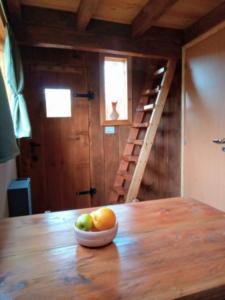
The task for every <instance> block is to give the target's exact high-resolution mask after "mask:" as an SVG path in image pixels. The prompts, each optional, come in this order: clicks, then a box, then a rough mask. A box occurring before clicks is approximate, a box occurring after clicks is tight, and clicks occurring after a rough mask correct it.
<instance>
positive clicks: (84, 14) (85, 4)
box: [76, 0, 99, 32]
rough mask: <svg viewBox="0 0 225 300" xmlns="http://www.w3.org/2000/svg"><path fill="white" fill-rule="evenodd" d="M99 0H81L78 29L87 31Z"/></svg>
mask: <svg viewBox="0 0 225 300" xmlns="http://www.w3.org/2000/svg"><path fill="white" fill-rule="evenodd" d="M98 4H99V0H91V1H90V0H81V2H80V6H79V9H78V13H77V28H76V29H77V31H80V32H82V31H85V29H86V28H87V26H88V24H89V22H90V20H91V18H92V17H93V15H94V13H95V12H96V9H97V7H98Z"/></svg>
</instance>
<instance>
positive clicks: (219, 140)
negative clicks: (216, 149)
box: [213, 138, 225, 144]
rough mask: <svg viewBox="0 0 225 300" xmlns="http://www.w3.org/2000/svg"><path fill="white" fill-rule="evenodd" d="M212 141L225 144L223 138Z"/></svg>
mask: <svg viewBox="0 0 225 300" xmlns="http://www.w3.org/2000/svg"><path fill="white" fill-rule="evenodd" d="M213 143H215V144H225V138H223V139H218V140H213Z"/></svg>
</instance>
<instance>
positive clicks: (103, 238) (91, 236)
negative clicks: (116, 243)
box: [74, 222, 118, 248]
mask: <svg viewBox="0 0 225 300" xmlns="http://www.w3.org/2000/svg"><path fill="white" fill-rule="evenodd" d="M74 230H75V234H76V238H77V241H78V243H79V244H80V245H82V246H86V247H90V248H95V247H102V246H106V245H108V244H109V243H111V242H112V240H113V239H114V238H115V236H116V234H117V231H118V223H117V222H116V224H115V226H114V227H112V228H110V229H108V230H102V231H84V230H80V229H78V228H77V227H76V226H75V225H74Z"/></svg>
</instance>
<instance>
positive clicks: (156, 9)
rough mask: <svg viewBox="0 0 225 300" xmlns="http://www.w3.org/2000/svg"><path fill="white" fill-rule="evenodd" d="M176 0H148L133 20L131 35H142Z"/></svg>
mask: <svg viewBox="0 0 225 300" xmlns="http://www.w3.org/2000/svg"><path fill="white" fill-rule="evenodd" d="M177 1H178V0H150V1H149V2H148V3H147V4H146V6H145V7H144V8H143V9H142V10H141V11H140V13H139V14H138V15H137V16H136V18H135V19H134V21H133V24H132V27H133V36H134V37H138V36H141V35H143V34H144V33H145V32H146V31H147V30H148V29H149V28H151V27H152V26H153V24H154V22H155V21H157V20H158V19H159V18H160V17H161V16H162V15H163V14H165V13H166V11H167V10H168V9H169V8H170V7H171V6H172V5H174V4H175V3H176V2H177Z"/></svg>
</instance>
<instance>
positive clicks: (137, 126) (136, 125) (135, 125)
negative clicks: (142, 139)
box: [132, 122, 149, 128]
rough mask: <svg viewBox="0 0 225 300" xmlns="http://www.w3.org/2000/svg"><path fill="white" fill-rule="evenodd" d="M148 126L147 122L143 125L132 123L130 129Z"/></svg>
mask: <svg viewBox="0 0 225 300" xmlns="http://www.w3.org/2000/svg"><path fill="white" fill-rule="evenodd" d="M148 125H149V123H148V122H144V123H133V125H132V127H134V128H147V127H148Z"/></svg>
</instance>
